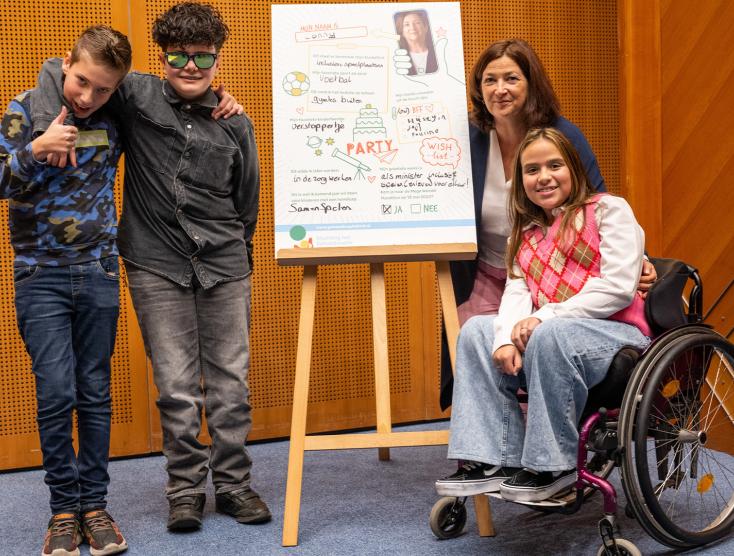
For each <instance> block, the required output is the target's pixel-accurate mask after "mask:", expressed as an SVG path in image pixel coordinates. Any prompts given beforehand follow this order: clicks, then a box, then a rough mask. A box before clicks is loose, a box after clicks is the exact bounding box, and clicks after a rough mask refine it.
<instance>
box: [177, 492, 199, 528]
mask: <svg viewBox="0 0 734 556" xmlns="http://www.w3.org/2000/svg"><path fill="white" fill-rule="evenodd" d="M204 502H206V496H205V495H204V494H191V495H188V496H178V497H176V498H170V499H169V500H168V506H169V509H168V530H169V531H195V530H196V529H198V528H199V527H201V517H202V514H203V513H204Z"/></svg>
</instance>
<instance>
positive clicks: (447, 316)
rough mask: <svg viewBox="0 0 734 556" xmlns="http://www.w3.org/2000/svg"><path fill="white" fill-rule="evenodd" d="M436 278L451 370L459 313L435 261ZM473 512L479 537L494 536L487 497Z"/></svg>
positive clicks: (444, 268)
mask: <svg viewBox="0 0 734 556" xmlns="http://www.w3.org/2000/svg"><path fill="white" fill-rule="evenodd" d="M436 276H437V277H438V291H439V293H440V294H441V308H442V310H443V323H444V326H445V327H446V338H447V339H448V344H449V356H450V358H451V370H452V371H453V370H454V369H455V366H456V340H457V339H458V337H459V313H458V311H457V310H456V297H455V296H454V286H453V283H452V280H451V270H450V268H449V263H448V262H446V261H436ZM473 498H474V511H475V513H476V516H477V525H478V526H479V535H480V536H482V537H493V536H494V534H495V533H494V524H493V523H492V508H491V507H490V505H489V497H487V496H483V495H480V496H474V497H473Z"/></svg>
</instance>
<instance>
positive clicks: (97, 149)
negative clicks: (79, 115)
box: [0, 91, 122, 267]
mask: <svg viewBox="0 0 734 556" xmlns="http://www.w3.org/2000/svg"><path fill="white" fill-rule="evenodd" d="M32 94H33V91H26V92H24V93H21V94H20V95H18V96H17V97H16V98H15V99H14V100H12V101H11V102H10V105H9V106H8V109H7V111H6V112H5V115H4V116H3V119H2V124H1V126H0V198H4V199H8V200H9V205H8V212H9V214H8V222H9V225H10V242H11V244H12V245H13V249H14V250H15V266H16V267H18V266H23V265H41V266H64V265H69V264H80V263H84V262H89V261H93V260H95V259H100V258H103V257H107V256H110V255H117V245H116V243H115V238H116V235H117V214H116V211H115V198H114V192H113V187H114V183H115V172H116V170H117V162H118V160H119V158H120V154H121V150H122V145H121V143H120V141H119V138H118V134H117V127H116V123H115V121H114V120H113V119H112V118H111V117H110V116H108V115H107V114H106V113H105V111H104V110H100V111H97V112H96V113H94V114H93V115H92V116H91V117H89V118H87V119H86V120H75V121H74V125H76V126H77V127H78V128H79V132H80V133H79V140H78V141H77V149H76V156H77V167H76V168H74V167H73V166H71V165H67V166H66V167H65V168H54V167H52V166H47V165H46V164H44V163H40V162H38V161H36V160H35V159H34V158H33V153H32V151H31V144H30V143H31V140H32V124H31V121H30V117H29V114H30V101H31V96H32Z"/></svg>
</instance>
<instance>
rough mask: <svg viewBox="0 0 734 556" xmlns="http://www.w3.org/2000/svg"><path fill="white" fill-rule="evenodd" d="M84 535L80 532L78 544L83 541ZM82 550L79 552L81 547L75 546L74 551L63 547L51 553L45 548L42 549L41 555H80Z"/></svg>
mask: <svg viewBox="0 0 734 556" xmlns="http://www.w3.org/2000/svg"><path fill="white" fill-rule="evenodd" d="M82 540H83V538H82V535H81V533H79V538H78V539H77V540H76V544H77V545H79V544H81V543H82ZM80 555H81V552H79V547H77V548H75V549H74V550H72V551H68V550H65V549H63V548H57V549H56V550H54V551H53V552H51V553H50V554H49V553H47V552H44V551H43V549H41V556H80Z"/></svg>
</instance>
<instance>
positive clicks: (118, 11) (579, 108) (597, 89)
mask: <svg viewBox="0 0 734 556" xmlns="http://www.w3.org/2000/svg"><path fill="white" fill-rule="evenodd" d="M210 1H211V3H212V4H214V5H216V6H217V7H218V8H219V9H220V10H221V11H222V13H223V15H224V17H225V19H226V21H227V22H228V24H229V25H230V28H231V30H232V37H231V39H230V41H229V42H228V43H227V44H226V45H225V48H224V51H223V55H224V59H223V67H222V71H221V72H220V80H221V81H222V82H224V83H225V85H226V87H227V89H228V90H229V91H230V92H232V93H233V94H234V95H235V97H236V98H238V99H239V100H240V101H241V102H242V104H243V105H244V106H245V110H246V111H247V112H248V113H249V114H250V115H251V116H252V118H253V120H254V122H255V128H256V136H257V141H258V147H259V151H260V162H261V166H262V191H261V200H260V216H259V223H258V230H257V233H256V236H255V267H256V271H255V274H254V279H253V286H254V288H253V314H252V317H253V318H252V323H253V324H252V331H251V347H252V368H251V375H250V387H251V390H252V400H251V401H252V405H253V408H254V411H253V432H252V435H251V439H262V438H273V437H279V436H287V434H288V432H289V426H290V404H291V397H292V387H293V374H294V366H295V352H296V336H295V334H296V330H297V325H298V314H297V311H298V306H299V296H300V293H299V292H300V276H301V272H300V270H299V269H298V268H281V267H278V266H277V265H276V264H275V261H274V256H273V219H272V218H273V217H272V199H273V189H272V185H273V184H272V180H273V160H272V114H271V111H272V104H271V99H270V81H271V76H270V52H269V47H268V45H269V44H270V4H271V2H269V1H265V0H251V1H247V2H243V1H242V0H210ZM173 3H174V2H173V1H171V0H111V1H110V0H0V46H1V47H2V51H3V52H12V53H13V55H12V56H10V57H9V59H8V61H7V63H6V66H5V68H6V71H5V73H4V79H3V81H2V82H0V104H2V106H3V107H5V106H6V105H7V103H8V102H9V100H10V99H11V98H12V97H13V96H14V95H15V94H17V93H18V92H20V91H22V90H24V89H26V88H29V87H31V86H32V85H33V83H34V81H35V75H36V73H37V70H38V67H39V65H40V63H41V61H42V60H43V59H44V58H46V57H48V56H56V55H61V54H63V53H64V52H66V51H67V50H68V49H69V47H70V46H71V44H72V43H73V40H74V37H75V36H77V35H78V34H79V33H80V32H81V31H82V30H83V29H84V28H85V27H86V26H88V25H90V24H93V23H107V24H111V25H113V26H114V27H116V28H118V29H119V30H121V31H123V32H125V33H127V34H128V36H129V37H130V38H131V41H132V44H133V49H134V60H133V66H134V69H137V70H141V71H153V72H158V71H159V65H158V62H157V59H156V54H157V49H156V48H155V47H154V46H153V45H152V43H151V40H150V38H149V37H150V33H149V29H150V25H151V23H152V21H153V19H154V18H155V16H156V15H157V14H158V13H160V12H161V11H163V10H165V9H166V8H167V7H169V6H170V5H172V4H173ZM276 3H294V2H292V1H290V0H289V1H287V2H286V1H283V0H279V1H278V2H276ZM295 3H298V2H295ZM300 3H306V2H304V1H303V0H301V2H300ZM322 3H328V2H322ZM461 14H462V25H463V35H464V56H465V60H466V71H467V72H468V71H469V70H470V69H471V66H472V63H473V61H474V59H475V58H476V57H477V55H478V54H479V53H480V52H481V51H482V50H483V49H484V48H485V47H486V46H487V45H488V44H490V43H491V42H494V41H496V40H500V39H504V38H508V37H514V36H517V37H522V38H525V39H526V40H528V41H529V42H530V43H531V44H532V45H533V46H534V47H535V48H536V49H537V51H538V53H539V54H540V56H541V58H542V60H543V62H544V64H545V66H546V69H547V70H548V73H549V74H550V76H551V79H552V81H553V83H554V86H555V88H556V90H557V92H558V95H559V97H560V100H561V103H562V105H563V113H564V115H566V116H567V117H568V118H569V119H571V120H572V121H574V122H575V123H576V124H577V125H579V126H580V127H581V128H582V129H583V131H584V132H585V133H586V135H587V137H588V138H589V140H590V142H591V144H592V147H593V148H594V150H595V152H596V154H597V156H598V158H599V162H600V165H601V169H602V173H603V174H604V176H605V178H606V181H607V184H608V186H609V188H610V189H611V190H612V191H615V192H619V191H620V181H621V180H620V175H621V172H620V150H619V140H620V139H619V138H620V133H619V113H618V110H617V106H618V75H619V72H618V67H619V66H618V50H617V48H618V44H617V41H618V34H617V27H618V21H617V0H595V1H594V2H588V1H587V0H496V1H493V2H486V1H484V0H464V1H462V2H461ZM118 183H119V182H118ZM0 211H2V212H0V221H2V224H3V225H2V226H0V283H2V288H1V289H0V335H1V336H2V338H0V339H1V340H2V347H0V350H2V351H1V356H0V455H1V457H0V469H8V468H14V467H25V466H33V465H38V464H39V463H40V454H39V449H38V441H37V431H36V428H35V396H34V386H33V380H32V375H31V373H30V364H29V361H28V358H27V356H26V355H25V351H24V348H23V345H22V342H21V341H20V339H19V337H18V334H17V329H16V325H15V315H14V309H13V301H12V299H13V291H12V268H11V267H12V254H11V252H10V248H9V246H8V238H7V226H6V225H5V224H4V222H5V220H6V219H7V212H6V205H5V203H4V202H3V203H2V204H0ZM318 280H319V285H318V287H319V292H320V293H319V294H318V295H319V297H318V299H317V317H316V326H315V337H314V349H313V365H312V372H311V376H312V388H311V395H310V399H309V401H310V407H309V426H308V428H309V431H310V432H314V431H324V430H334V429H343V428H354V427H367V426H373V425H374V422H375V416H374V413H375V412H374V399H373V392H374V388H373V369H372V351H371V350H372V338H371V313H370V297H369V289H368V288H369V272H368V268H367V266H366V265H362V266H360V265H344V266H338V267H337V266H335V267H328V268H326V267H324V268H322V269H320V271H319V277H318ZM386 280H387V304H388V329H389V330H388V340H389V343H390V349H391V352H390V367H391V373H392V376H391V392H392V394H393V406H392V415H393V418H394V419H395V421H396V422H406V421H420V420H425V419H431V418H436V417H440V416H442V415H444V414H442V413H441V412H440V409H439V407H438V384H439V372H438V361H439V345H440V342H439V339H440V335H439V333H440V320H439V316H438V302H437V287H436V281H435V273H434V269H433V265H432V264H428V263H411V264H390V265H388V267H387V272H386ZM123 290H124V288H123ZM122 303H123V313H124V315H123V317H122V318H121V323H120V328H119V333H118V343H117V346H116V353H115V359H114V361H113V364H114V368H113V396H114V400H113V423H116V424H115V425H114V427H113V437H112V455H113V456H120V455H130V454H140V453H145V452H150V451H156V450H158V449H160V438H161V435H160V428H159V425H158V421H157V412H156V410H155V404H154V399H155V392H154V388H153V386H152V382H151V381H150V378H149V377H150V369H149V368H148V366H147V365H146V360H145V354H144V349H143V345H142V341H141V339H140V335H139V331H138V329H137V324H136V321H135V318H134V314H133V313H132V310H131V307H130V304H129V302H128V299H127V295H126V293H123V295H122ZM118 421H119V423H118ZM8 454H9V455H8Z"/></svg>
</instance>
